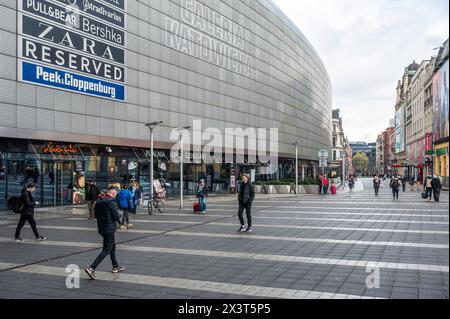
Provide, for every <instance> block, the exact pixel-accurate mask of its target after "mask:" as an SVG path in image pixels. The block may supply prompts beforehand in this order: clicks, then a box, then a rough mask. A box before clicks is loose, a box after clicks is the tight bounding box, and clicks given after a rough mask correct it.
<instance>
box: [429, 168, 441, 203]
mask: <svg viewBox="0 0 450 319" xmlns="http://www.w3.org/2000/svg"><path fill="white" fill-rule="evenodd" d="M431 187H432V188H433V197H434V201H435V202H437V203H439V197H440V195H441V189H442V183H441V179H440V178H439V176H437V175H434V176H433V179H432V180H431Z"/></svg>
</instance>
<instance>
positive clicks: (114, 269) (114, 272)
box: [112, 266, 125, 274]
mask: <svg viewBox="0 0 450 319" xmlns="http://www.w3.org/2000/svg"><path fill="white" fill-rule="evenodd" d="M124 270H125V266H118V267H114V268H113V270H112V273H113V274H117V273H119V272H122V271H124Z"/></svg>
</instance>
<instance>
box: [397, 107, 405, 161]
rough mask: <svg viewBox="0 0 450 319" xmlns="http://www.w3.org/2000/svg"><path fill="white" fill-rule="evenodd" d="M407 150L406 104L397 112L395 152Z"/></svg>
mask: <svg viewBox="0 0 450 319" xmlns="http://www.w3.org/2000/svg"><path fill="white" fill-rule="evenodd" d="M404 151H405V106H404V105H402V106H401V107H400V108H399V109H398V111H397V112H396V113H395V153H397V154H398V153H401V152H404Z"/></svg>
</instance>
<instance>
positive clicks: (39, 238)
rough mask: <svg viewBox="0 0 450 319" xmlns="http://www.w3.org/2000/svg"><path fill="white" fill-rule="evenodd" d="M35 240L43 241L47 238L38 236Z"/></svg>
mask: <svg viewBox="0 0 450 319" xmlns="http://www.w3.org/2000/svg"><path fill="white" fill-rule="evenodd" d="M36 240H37V241H45V240H47V238H45V237H42V236H39V237H38V238H36Z"/></svg>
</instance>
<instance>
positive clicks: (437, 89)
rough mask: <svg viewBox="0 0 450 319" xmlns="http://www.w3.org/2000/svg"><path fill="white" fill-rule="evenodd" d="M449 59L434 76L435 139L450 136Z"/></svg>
mask: <svg viewBox="0 0 450 319" xmlns="http://www.w3.org/2000/svg"><path fill="white" fill-rule="evenodd" d="M448 67H449V63H448V60H447V62H446V63H444V64H443V65H442V66H441V68H440V69H439V71H437V72H436V74H435V75H434V77H433V96H434V101H433V104H434V106H433V107H434V127H433V131H434V140H435V141H439V140H441V139H443V138H445V137H448V136H449V134H448V133H449V127H448V116H449V113H448V82H449V81H448V72H449V70H448Z"/></svg>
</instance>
